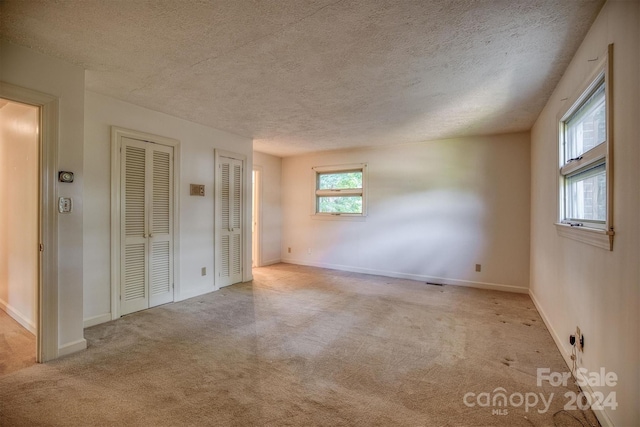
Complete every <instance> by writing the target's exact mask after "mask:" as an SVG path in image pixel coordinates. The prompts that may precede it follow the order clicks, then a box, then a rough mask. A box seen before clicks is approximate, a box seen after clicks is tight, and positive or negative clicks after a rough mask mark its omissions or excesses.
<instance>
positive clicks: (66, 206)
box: [58, 197, 73, 213]
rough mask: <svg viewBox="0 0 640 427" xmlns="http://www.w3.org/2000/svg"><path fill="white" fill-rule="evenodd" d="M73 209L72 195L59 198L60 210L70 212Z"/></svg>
mask: <svg viewBox="0 0 640 427" xmlns="http://www.w3.org/2000/svg"><path fill="white" fill-rule="evenodd" d="M72 209H73V203H72V201H71V197H60V198H59V199H58V212H60V213H70V212H71V210H72Z"/></svg>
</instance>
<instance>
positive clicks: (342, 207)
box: [318, 196, 362, 214]
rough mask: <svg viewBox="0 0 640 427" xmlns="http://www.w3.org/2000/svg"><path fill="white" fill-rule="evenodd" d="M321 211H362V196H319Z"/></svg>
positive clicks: (319, 210)
mask: <svg viewBox="0 0 640 427" xmlns="http://www.w3.org/2000/svg"><path fill="white" fill-rule="evenodd" d="M318 212H319V213H354V214H361V213H362V196H346V197H318Z"/></svg>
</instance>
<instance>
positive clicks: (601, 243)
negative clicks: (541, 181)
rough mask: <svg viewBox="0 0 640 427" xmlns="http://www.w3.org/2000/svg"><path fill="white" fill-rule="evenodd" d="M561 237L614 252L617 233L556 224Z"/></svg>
mask: <svg viewBox="0 0 640 427" xmlns="http://www.w3.org/2000/svg"><path fill="white" fill-rule="evenodd" d="M556 230H557V232H558V235H559V236H562V237H567V238H569V239H573V240H577V241H579V242H582V243H586V244H588V245H592V246H597V247H598V248H601V249H605V250H607V251H612V250H613V236H614V234H615V232H613V231H607V230H600V229H597V228H589V227H572V226H570V225H568V224H560V223H556Z"/></svg>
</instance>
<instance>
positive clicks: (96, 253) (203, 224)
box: [84, 91, 253, 325]
mask: <svg viewBox="0 0 640 427" xmlns="http://www.w3.org/2000/svg"><path fill="white" fill-rule="evenodd" d="M85 107H86V110H85V148H84V149H85V153H86V155H85V171H86V177H85V180H86V182H85V217H84V224H85V234H84V245H85V246H84V247H85V257H84V271H85V282H84V290H85V292H84V318H85V324H87V325H92V324H96V323H100V322H103V321H107V320H110V315H111V306H110V295H111V294H110V292H111V279H110V200H111V199H110V197H111V195H110V194H111V181H110V180H111V171H110V168H111V166H110V155H111V151H110V147H111V126H112V125H113V126H119V127H124V128H127V129H132V130H137V131H142V132H147V133H152V134H155V135H160V136H164V137H168V138H174V139H177V140H179V141H180V147H181V148H180V153H181V154H180V155H181V164H180V173H181V175H180V177H179V179H180V242H179V244H180V265H179V269H180V270H179V271H180V283H179V285H178V284H176V300H181V299H185V298H190V297H193V296H196V295H200V294H203V293H206V292H210V291H213V290H214V274H213V273H214V228H213V227H214V210H213V206H214V176H215V171H214V149H215V148H218V149H223V150H227V151H233V152H236V153H239V154H244V155H246V156H247V163H246V167H245V182H246V183H247V184H248V185H247V189H248V191H246V192H245V193H246V194H245V196H246V197H245V208H246V213H247V218H248V219H249V221H250V218H251V192H250V188H251V186H250V183H251V165H252V161H253V160H252V140H251V139H249V138H244V137H240V136H237V135H232V134H230V133H226V132H222V131H218V130H215V129H212V128H208V127H206V126H202V125H199V124H196V123H192V122H189V121H186V120H182V119H178V118H176V117H172V116H169V115H167V114H163V113H158V112H156V111H152V110H149V109H146V108H142V107H138V106H135V105H132V104H128V103H126V102H122V101H119V100H116V99H113V98H110V97H108V96H104V95H100V94H97V93H93V92H89V91H87V92H86V94H85ZM189 184H204V185H205V194H206V195H205V197H199V196H190V195H189ZM247 229H248V230H249V232H246V233H245V266H244V269H245V280H250V279H251V233H250V230H251V228H250V227H247ZM202 267H206V269H207V275H206V276H201V269H202Z"/></svg>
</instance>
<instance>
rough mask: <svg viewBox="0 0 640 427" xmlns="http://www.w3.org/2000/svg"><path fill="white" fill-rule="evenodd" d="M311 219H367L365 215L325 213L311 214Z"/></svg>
mask: <svg viewBox="0 0 640 427" xmlns="http://www.w3.org/2000/svg"><path fill="white" fill-rule="evenodd" d="M311 219H319V220H321V221H359V222H364V221H366V220H367V217H366V216H365V215H354V214H342V215H327V214H313V215H311Z"/></svg>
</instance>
